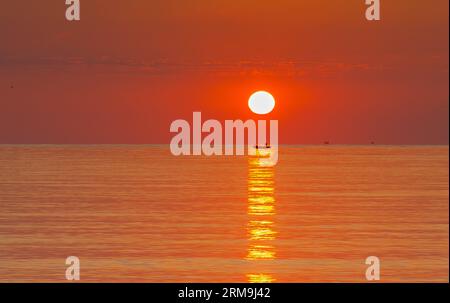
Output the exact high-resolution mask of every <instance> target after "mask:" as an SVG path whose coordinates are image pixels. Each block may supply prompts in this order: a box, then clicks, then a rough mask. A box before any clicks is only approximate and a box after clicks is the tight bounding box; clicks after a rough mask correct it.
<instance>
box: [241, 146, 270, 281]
mask: <svg viewBox="0 0 450 303" xmlns="http://www.w3.org/2000/svg"><path fill="white" fill-rule="evenodd" d="M248 164H249V165H248V211H247V213H248V216H249V218H250V219H249V222H248V226H247V228H248V240H249V247H248V250H247V256H246V260H249V261H252V264H254V265H255V267H254V268H258V270H259V269H261V268H263V266H264V265H265V263H264V262H266V261H268V260H275V259H276V250H275V247H274V245H273V244H272V243H273V241H274V240H275V239H276V235H277V232H276V231H275V229H274V225H275V223H274V216H275V214H276V212H275V196H274V189H275V187H274V165H273V163H271V158H270V150H269V149H262V150H256V155H255V156H249V160H248ZM247 280H248V282H251V283H268V282H274V281H276V279H275V278H274V277H273V276H272V275H271V274H270V273H249V274H247Z"/></svg>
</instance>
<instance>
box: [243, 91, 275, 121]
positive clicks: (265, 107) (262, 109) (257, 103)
mask: <svg viewBox="0 0 450 303" xmlns="http://www.w3.org/2000/svg"><path fill="white" fill-rule="evenodd" d="M248 107H250V109H251V111H252V112H254V113H255V114H258V115H265V114H268V113H270V112H271V111H272V110H273V108H274V107H275V99H274V98H273V96H272V95H271V94H270V93H268V92H265V91H257V92H255V93H253V94H252V95H251V96H250V98H249V99H248Z"/></svg>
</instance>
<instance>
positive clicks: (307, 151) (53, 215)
mask: <svg viewBox="0 0 450 303" xmlns="http://www.w3.org/2000/svg"><path fill="white" fill-rule="evenodd" d="M448 152H449V150H448V146H333V145H329V146H281V147H280V150H279V162H278V164H277V165H276V166H271V165H270V163H266V162H265V161H266V159H265V158H263V157H174V156H172V155H171V154H170V151H169V148H168V146H164V145H91V146H89V145H86V146H84V145H0V282H32V281H39V282H64V281H65V271H66V267H67V266H66V264H65V261H66V258H67V257H68V256H77V257H78V258H79V259H80V262H81V282H247V281H249V282H365V281H366V279H365V272H366V268H367V266H368V265H366V264H365V260H366V258H367V257H368V256H377V257H378V258H379V259H380V262H381V282H393V281H396V282H413V281H414V282H415V281H428V282H438V281H444V282H448V280H449V276H448V273H449V238H448V237H449V184H448V180H449V179H448V178H449V171H448V164H449V157H448Z"/></svg>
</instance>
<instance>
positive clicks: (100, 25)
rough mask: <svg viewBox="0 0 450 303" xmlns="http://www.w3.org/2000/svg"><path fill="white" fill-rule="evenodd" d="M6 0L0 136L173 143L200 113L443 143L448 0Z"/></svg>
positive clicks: (353, 136) (312, 134)
mask: <svg viewBox="0 0 450 303" xmlns="http://www.w3.org/2000/svg"><path fill="white" fill-rule="evenodd" d="M364 2H365V1H364V0H277V1H261V0H259V1H256V0H242V1H229V0H210V1H200V0H193V1H179V0H178V1H175V0H165V1H150V0H128V1H106V0H87V1H86V0H81V21H79V22H68V21H66V20H65V9H66V5H65V1H64V0H42V1H13V0H5V1H2V2H1V8H0V41H1V42H0V143H168V142H169V140H170V137H171V134H170V133H169V126H170V123H171V122H172V121H173V120H175V119H179V118H184V119H188V120H190V119H191V118H192V112H193V111H201V112H202V113H203V117H204V118H205V119H207V118H213V119H218V120H225V119H249V118H252V119H257V118H258V117H257V116H256V115H255V114H252V113H251V112H250V110H249V109H248V107H247V99H248V97H249V96H250V95H251V93H253V92H254V91H256V90H267V91H269V92H271V93H272V94H273V95H274V97H275V99H276V100H277V104H276V107H275V109H274V111H273V112H272V113H270V114H268V115H266V116H262V118H263V119H278V120H279V128H280V141H281V143H311V144H314V143H322V142H323V141H325V140H327V141H328V140H329V141H331V142H333V143H348V144H367V143H370V142H371V141H375V142H377V143H380V144H448V137H449V133H448V125H449V114H448V110H449V86H448V80H449V70H448V67H449V59H448V55H449V48H448V43H449V41H448V35H449V32H448V26H449V24H448V18H449V16H448V9H449V7H448V6H449V2H448V0H432V1H422V0H382V1H381V3H382V16H381V18H382V20H381V21H380V22H368V21H367V20H366V19H365V16H364V12H365V8H366V6H365V4H364Z"/></svg>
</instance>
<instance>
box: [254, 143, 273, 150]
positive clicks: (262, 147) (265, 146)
mask: <svg viewBox="0 0 450 303" xmlns="http://www.w3.org/2000/svg"><path fill="white" fill-rule="evenodd" d="M254 148H256V149H266V148H267V149H269V148H271V146H270V145H269V143H266V145H255V146H254Z"/></svg>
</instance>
